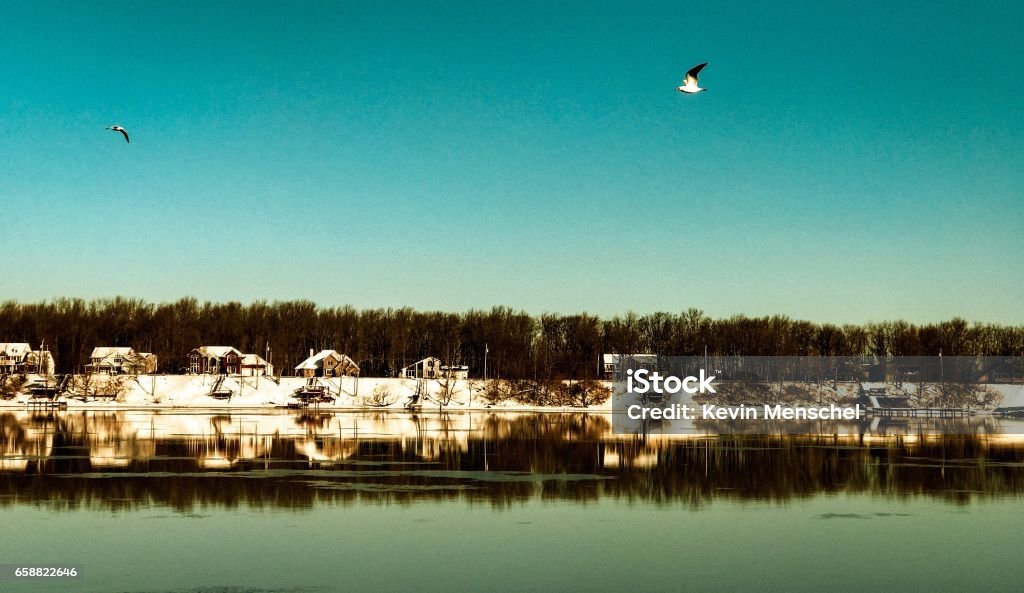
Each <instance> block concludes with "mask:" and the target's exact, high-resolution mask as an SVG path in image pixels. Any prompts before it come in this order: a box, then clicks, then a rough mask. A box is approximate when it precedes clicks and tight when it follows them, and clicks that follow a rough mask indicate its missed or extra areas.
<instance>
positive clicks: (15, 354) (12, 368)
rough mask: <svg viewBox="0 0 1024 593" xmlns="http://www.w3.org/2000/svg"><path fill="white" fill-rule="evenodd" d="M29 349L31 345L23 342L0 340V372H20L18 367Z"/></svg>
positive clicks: (23, 361)
mask: <svg viewBox="0 0 1024 593" xmlns="http://www.w3.org/2000/svg"><path fill="white" fill-rule="evenodd" d="M31 351H32V347H31V346H29V345H28V344H26V343H24V342H0V374H5V375H10V374H12V373H17V372H21V371H20V370H19V369H20V368H21V366H22V365H23V364H24V363H25V357H26V356H28V353H29V352H31Z"/></svg>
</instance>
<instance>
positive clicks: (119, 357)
mask: <svg viewBox="0 0 1024 593" xmlns="http://www.w3.org/2000/svg"><path fill="white" fill-rule="evenodd" d="M85 370H86V372H87V373H103V374H106V375H144V374H147V373H155V372H156V355H155V354H151V353H149V352H136V351H135V349H134V348H131V347H128V346H97V347H96V348H93V349H92V354H91V355H89V364H87V365H86V366H85Z"/></svg>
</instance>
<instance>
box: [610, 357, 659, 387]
mask: <svg viewBox="0 0 1024 593" xmlns="http://www.w3.org/2000/svg"><path fill="white" fill-rule="evenodd" d="M626 358H629V359H632V363H633V366H634V367H640V368H646V369H650V370H657V368H658V355H657V354H604V355H602V356H601V364H602V368H601V371H602V374H603V375H604V378H605V379H606V380H608V381H611V380H614V379H615V374H616V373H618V372H619V367H620V366H621V365H622V362H623V360H624V359H626Z"/></svg>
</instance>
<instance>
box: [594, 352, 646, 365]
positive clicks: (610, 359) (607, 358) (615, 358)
mask: <svg viewBox="0 0 1024 593" xmlns="http://www.w3.org/2000/svg"><path fill="white" fill-rule="evenodd" d="M626 356H628V357H630V358H633V359H634V360H637V361H644V362H650V361H651V360H652V359H653V360H655V361H656V360H657V358H658V355H657V354H603V355H602V356H601V357H602V358H603V359H604V363H605V364H619V362H620V361H621V360H622V359H623V358H624V357H626Z"/></svg>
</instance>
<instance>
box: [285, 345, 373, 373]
mask: <svg viewBox="0 0 1024 593" xmlns="http://www.w3.org/2000/svg"><path fill="white" fill-rule="evenodd" d="M295 374H296V375H298V376H300V377H358V376H359V365H357V364H356V362H355V361H354V360H352V359H351V358H349V357H348V356H346V355H344V354H340V353H339V352H337V351H336V350H321V351H320V352H318V353H317V354H313V350H312V349H310V351H309V358H307V359H306V360H304V361H302V362H301V363H299V365H298V366H296V367H295Z"/></svg>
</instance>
